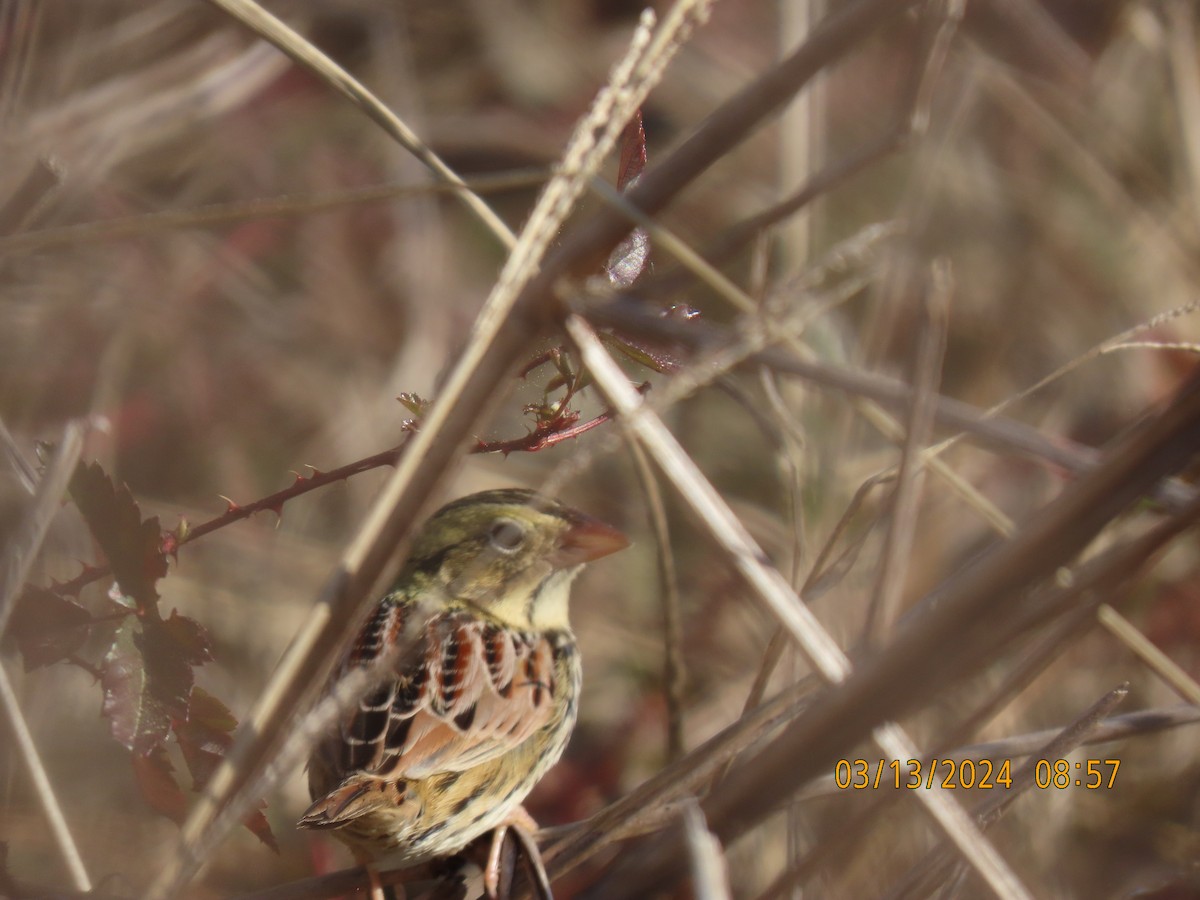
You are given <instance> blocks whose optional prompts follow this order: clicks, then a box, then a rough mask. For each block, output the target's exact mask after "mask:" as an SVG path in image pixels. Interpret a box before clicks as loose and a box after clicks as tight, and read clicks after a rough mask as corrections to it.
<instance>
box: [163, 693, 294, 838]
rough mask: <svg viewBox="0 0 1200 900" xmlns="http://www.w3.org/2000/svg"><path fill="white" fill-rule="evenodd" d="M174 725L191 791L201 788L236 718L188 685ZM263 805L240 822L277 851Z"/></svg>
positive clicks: (223, 750) (218, 760)
mask: <svg viewBox="0 0 1200 900" xmlns="http://www.w3.org/2000/svg"><path fill="white" fill-rule="evenodd" d="M174 727H175V737H176V738H177V739H178V740H179V748H180V749H181V750H182V751H183V759H184V762H186V763H187V767H188V771H189V772H191V774H192V790H193V791H200V790H203V789H204V786H205V785H206V784H207V783H208V780H209V779H210V778H211V777H212V775H213V773H214V772H215V771H216V770H217V766H219V765H220V764H221V760H222V758H224V756H225V753H226V752H227V751H228V750H229V746H230V745H231V744H232V743H233V734H232V732H233V729H234V728H236V727H237V719H235V718H234V717H233V713H231V712H230V711H229V708H228V707H227V706H226V705H225V704H224V703H222V702H221V701H220V700H218V699H217V698H216V697H214V696H213V695H212V694H210V693H209V692H208V691H206V690H204V688H199V687H197V688H192V702H191V703H190V704H189V705H188V718H187V721H186V722H179V721H176V722H175V723H174ZM265 806H266V804H265V803H262V802H261V801H260V804H259V811H257V812H254V813H251V814H250V815H249V816H247V817H246V820H245V822H244V824H245V826H246V827H247V828H248V829H249V830H250V831H251V832H252V833H253V834H254V836H255V837H257V838H258V839H259V840H260V841H262V842H263V843H264V844H266V845H267V846H268V847H270V848H271V849H272V850H274V851H275V852H276V853H278V852H279V845H278V844H277V843H276V841H275V835H274V833H273V832H272V831H271V825H270V823H268V822H267V817H266V816H265V815H263V813H262V809H263V807H265Z"/></svg>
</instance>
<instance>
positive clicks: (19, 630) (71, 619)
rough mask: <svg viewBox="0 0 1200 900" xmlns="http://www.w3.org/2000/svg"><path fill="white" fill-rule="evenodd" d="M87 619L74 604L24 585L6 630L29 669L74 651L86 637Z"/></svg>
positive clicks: (60, 658) (88, 622) (86, 615)
mask: <svg viewBox="0 0 1200 900" xmlns="http://www.w3.org/2000/svg"><path fill="white" fill-rule="evenodd" d="M91 621H92V617H91V616H90V615H88V612H87V610H86V609H84V608H83V607H82V606H80V605H79V604H78V603H75V602H74V601H71V600H68V599H66V598H65V597H60V596H58V594H55V593H54V592H53V591H48V590H46V589H45V588H38V587H27V588H25V590H24V591H23V592H22V593H21V596H20V597H19V598H18V599H17V605H16V607H15V608H14V609H13V612H12V618H11V619H9V623H8V630H7V633H8V634H10V635H12V637H13V639H14V640H15V641H16V643H17V648H18V649H19V650H20V651H21V658H22V659H23V660H24V663H25V671H26V672H29V671H32V670H33V669H37V668H39V667H41V666H48V665H50V664H52V663H56V662H58V661H59V660H62V659H66V658H67V657H68V656H71V655H72V654H73V653H75V651H76V650H78V649H79V648H80V646H81V645H82V644H83V642H84V641H85V640H86V639H87V636H88V630H87V626H88V625H89V624H90V623H91Z"/></svg>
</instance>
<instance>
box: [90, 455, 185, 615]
mask: <svg viewBox="0 0 1200 900" xmlns="http://www.w3.org/2000/svg"><path fill="white" fill-rule="evenodd" d="M69 490H70V494H71V499H72V500H73V501H75V505H76V506H78V507H79V511H80V512H81V513H82V514H83V518H84V521H86V522H87V525H88V530H89V531H91V533H92V537H93V538H95V540H96V543H97V544H99V545H100V549H101V550H102V551H103V552H104V556H105V558H106V559H107V560H108V564H109V566H110V567H111V568H112V571H113V575H114V577H115V578H116V580H117V584H119V585H120V586H121V592H122V593H123V594H126V595H128V596H129V597H132V598H133V599H134V601H135V602H136V604H137V607H138V611H139V612H145V611H146V610H148V609H151V608H153V607H154V605H155V604H156V603H157V602H158V592H157V591H156V590H155V588H154V583H155V582H156V581H157V580H158V579H160V578H162V577H163V576H164V575H166V574H167V558H166V556H164V555H163V553H162V547H161V543H162V529H161V528H160V527H159V524H158V518H157V517H152V518H149V519H146V520H145V521H143V520H142V517H141V511H140V510H139V509H138V505H137V503H135V502H134V499H133V495H132V494H130V493H129V489H128V488H127V487H125V486H124V485H122V486H121V487H119V488H118V487H116V486H115V485H113V483H112V479H110V478H109V477H108V475H107V474H105V472H104V470H103V469H102V468H101V467H100V464H99V463H90V464H85V463H80V464H79V465H78V466H76V468H75V474H74V475H72V476H71V484H70V487H69Z"/></svg>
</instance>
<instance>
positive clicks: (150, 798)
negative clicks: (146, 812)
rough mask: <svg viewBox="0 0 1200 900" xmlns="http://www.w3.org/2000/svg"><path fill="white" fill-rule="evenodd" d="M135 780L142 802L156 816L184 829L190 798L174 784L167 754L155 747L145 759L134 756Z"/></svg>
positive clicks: (172, 771) (161, 748) (173, 773)
mask: <svg viewBox="0 0 1200 900" xmlns="http://www.w3.org/2000/svg"><path fill="white" fill-rule="evenodd" d="M133 777H134V780H135V781H136V782H137V786H138V790H139V791H141V794H142V798H143V799H144V800H145V801H146V803H148V804H149V805H150V808H151V809H153V810H154V811H155V812H156V813H159V814H160V815H163V816H166V817H167V818H168V819H170V820H171V821H173V822H174V823H175V824H176V825H182V824H183V820H184V818H185V817H186V816H187V798H186V797H185V796H184V795H183V791H182V790H181V789H180V787H179V784H178V783H177V782H176V781H175V771H174V768H173V767H172V765H171V760H170V758H169V757H168V756H167V751H166V749H165V748H163V747H156V748H154V749H153V750H151V751H150V752H149V753H148V754H146V755H145V756H140V755H138V754H136V753H135V754H134V755H133Z"/></svg>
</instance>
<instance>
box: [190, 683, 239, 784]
mask: <svg viewBox="0 0 1200 900" xmlns="http://www.w3.org/2000/svg"><path fill="white" fill-rule="evenodd" d="M236 725H237V719H235V718H234V717H233V713H231V712H230V711H229V708H228V707H226V706H225V704H224V703H222V702H221V701H220V700H218V699H217V698H216V697H214V696H213V695H212V694H210V693H208V691H206V690H204V689H203V688H192V702H191V703H190V704H189V705H188V717H187V721H185V722H176V723H175V737H176V738H177V739H178V740H179V749H180V750H182V751H183V760H184V762H185V763H187V767H188V771H189V772H190V773H191V775H192V790H193V791H200V790H203V789H204V786H205V785H206V784H208V779H209V778H211V777H212V774H213V772H215V771H216V770H217V766H218V765H220V764H221V759H222V758H223V757H224V756H225V751H227V750H228V749H229V746H230V744H232V743H233V736H232V734H231V732H232V731H233V729H234V727H235V726H236Z"/></svg>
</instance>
